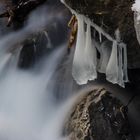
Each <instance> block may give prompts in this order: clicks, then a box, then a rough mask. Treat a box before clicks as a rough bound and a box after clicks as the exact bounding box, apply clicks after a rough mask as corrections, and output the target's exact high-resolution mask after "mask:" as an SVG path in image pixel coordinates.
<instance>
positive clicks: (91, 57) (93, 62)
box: [85, 21, 97, 80]
mask: <svg viewBox="0 0 140 140" xmlns="http://www.w3.org/2000/svg"><path fill="white" fill-rule="evenodd" d="M86 23H87V31H86V46H85V60H86V71H85V73H87V80H95V79H96V78H97V70H96V66H97V53H96V48H95V45H94V44H92V43H93V42H92V39H91V26H90V21H86Z"/></svg>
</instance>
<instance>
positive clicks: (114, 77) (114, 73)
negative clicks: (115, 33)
mask: <svg viewBox="0 0 140 140" xmlns="http://www.w3.org/2000/svg"><path fill="white" fill-rule="evenodd" d="M118 70H119V67H118V46H117V41H114V42H113V46H112V52H111V56H110V60H109V62H108V66H107V69H106V79H107V80H108V81H109V82H112V83H113V84H116V83H118Z"/></svg>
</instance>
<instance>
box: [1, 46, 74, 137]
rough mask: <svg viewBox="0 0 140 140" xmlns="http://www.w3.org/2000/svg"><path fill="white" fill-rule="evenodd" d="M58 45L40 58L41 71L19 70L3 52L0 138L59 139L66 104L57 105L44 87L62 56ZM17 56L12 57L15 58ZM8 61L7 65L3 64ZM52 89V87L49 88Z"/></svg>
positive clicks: (68, 104) (67, 105) (9, 56)
mask: <svg viewBox="0 0 140 140" xmlns="http://www.w3.org/2000/svg"><path fill="white" fill-rule="evenodd" d="M63 52H64V49H63V47H62V48H59V49H57V50H56V51H54V52H53V53H52V54H51V55H50V56H48V57H47V58H46V59H44V62H43V66H42V65H39V66H40V68H42V71H41V72H39V71H38V72H37V69H36V68H35V69H32V70H30V71H22V70H19V69H18V68H17V67H16V65H15V67H13V66H12V64H13V62H14V61H12V62H11V61H10V59H11V58H12V55H10V54H9V55H8V54H5V57H1V61H4V62H5V63H4V64H3V63H2V64H1V65H0V68H1V72H3V70H4V75H2V76H1V77H0V91H1V92H0V139H1V140H59V139H60V140H62V139H63V138H61V132H62V127H63V121H64V119H65V116H66V114H67V112H68V110H69V107H70V104H71V103H72V102H69V103H62V104H61V105H59V104H58V103H57V102H56V100H55V98H56V97H55V94H54V93H53V92H52V91H53V90H52V87H51V88H50V87H48V86H47V85H48V84H49V82H50V80H51V79H52V78H53V74H54V72H55V71H56V68H57V66H58V64H59V63H60V60H61V58H62V56H63ZM16 59H18V57H17V58H15V61H16ZM8 62H9V64H10V65H9V68H8V69H5V68H4V67H7V63H8ZM53 88H55V86H54V87H53Z"/></svg>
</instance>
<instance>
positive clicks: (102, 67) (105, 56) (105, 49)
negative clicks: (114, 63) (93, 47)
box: [98, 41, 112, 73]
mask: <svg viewBox="0 0 140 140" xmlns="http://www.w3.org/2000/svg"><path fill="white" fill-rule="evenodd" d="M98 50H99V49H98ZM111 50H112V46H111V45H110V42H109V41H104V42H103V43H102V44H101V46H100V50H99V52H100V54H101V58H100V60H99V65H98V71H99V72H100V73H106V68H107V65H108V62H109V59H110V55H111Z"/></svg>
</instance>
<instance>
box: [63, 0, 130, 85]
mask: <svg viewBox="0 0 140 140" xmlns="http://www.w3.org/2000/svg"><path fill="white" fill-rule="evenodd" d="M61 2H62V3H64V4H65V6H66V7H68V8H69V9H70V11H71V12H72V13H73V14H74V15H75V16H76V17H77V20H78V35H77V43H76V49H75V55H74V62H73V72H72V74H73V77H74V79H75V80H76V82H77V83H78V84H79V85H82V84H86V83H87V82H88V81H90V80H95V79H96V78H97V71H98V72H101V73H104V74H106V79H107V80H108V81H109V82H112V83H113V84H119V85H120V86H122V87H125V82H128V76H127V51H126V45H125V44H124V43H123V42H122V41H121V36H120V32H119V29H117V30H116V31H115V38H112V37H111V36H110V35H109V34H108V33H106V32H105V31H104V30H103V29H102V27H99V26H98V25H97V24H95V23H94V22H93V21H91V20H90V19H89V18H88V17H86V16H84V15H82V14H79V13H77V12H76V11H74V10H73V9H71V8H70V7H69V6H68V5H67V4H66V3H65V1H64V0H61ZM85 27H87V28H86V30H85ZM91 28H93V29H94V32H98V34H99V41H100V43H101V45H99V44H100V43H96V41H95V35H94V37H93V38H92V37H91ZM102 37H104V38H106V40H107V41H109V42H112V46H111V45H109V46H108V45H107V44H106V42H102ZM97 50H98V51H99V53H100V56H101V57H100V60H99V62H98V61H97V60H98V59H97V54H96V53H97Z"/></svg>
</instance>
